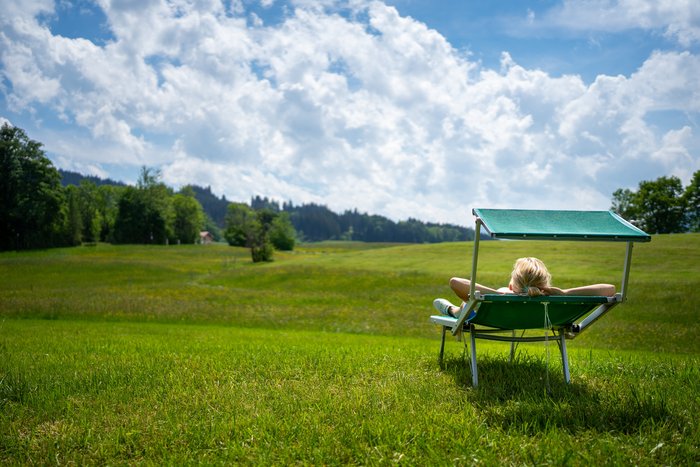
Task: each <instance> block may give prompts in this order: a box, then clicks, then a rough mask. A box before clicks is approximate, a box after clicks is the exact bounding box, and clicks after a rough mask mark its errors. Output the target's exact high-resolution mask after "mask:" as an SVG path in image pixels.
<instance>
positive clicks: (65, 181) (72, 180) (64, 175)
mask: <svg viewBox="0 0 700 467" xmlns="http://www.w3.org/2000/svg"><path fill="white" fill-rule="evenodd" d="M58 173H59V174H61V184H62V185H63V186H67V185H76V186H77V185H80V182H81V181H83V180H87V181H89V182H92V183H94V184H95V185H97V186H100V185H116V186H126V183H124V182H117V181H114V180H112V179H110V178H100V177H96V176H94V175H83V174H80V173H78V172H71V171H70V170H62V169H58Z"/></svg>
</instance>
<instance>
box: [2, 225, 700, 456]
mask: <svg viewBox="0 0 700 467" xmlns="http://www.w3.org/2000/svg"><path fill="white" fill-rule="evenodd" d="M526 255H534V256H538V257H540V258H542V259H543V260H544V261H545V263H547V264H548V266H549V268H550V271H551V272H552V274H553V276H554V282H555V284H557V285H560V286H562V287H567V286H572V285H576V284H582V283H588V282H611V283H614V284H616V285H617V286H618V287H619V285H620V280H621V272H622V264H623V259H624V258H623V255H624V245H622V244H603V243H570V242H484V243H482V248H481V252H480V257H479V259H480V269H479V271H480V273H479V274H480V276H479V281H480V282H484V283H487V284H492V285H496V286H498V285H504V284H505V283H506V282H507V278H508V275H509V273H510V269H511V267H512V263H513V261H514V260H515V259H516V258H518V257H520V256H526ZM276 258H277V260H276V261H275V262H273V263H270V264H264V265H253V264H252V263H251V262H250V259H249V253H248V252H247V251H246V250H243V249H238V248H231V247H228V246H223V245H193V246H177V247H176V246H171V247H165V246H163V247H157V246H111V245H98V246H97V247H82V248H73V249H56V250H47V251H34V252H25V253H2V254H0V462H3V463H11V464H15V463H64V462H72V463H81V464H82V463H110V464H121V463H140V462H147V463H175V464H182V463H192V462H204V463H255V464H270V463H272V464H289V463H304V464H308V463H311V464H347V463H352V464H356V463H361V464H390V463H408V464H453V463H455V464H475V463H486V464H504V463H506V464H535V463H538V464H539V463H553V464H567V463H570V464H582V463H594V464H619V463H634V464H639V465H645V464H650V465H651V464H692V463H697V462H700V454H699V452H700V451H699V449H700V427H699V425H698V421H697V416H696V414H697V413H698V410H699V409H700V404H699V403H698V399H699V397H698V396H700V377H699V376H700V369H699V367H700V365H699V358H698V355H699V354H700V339H699V337H700V328H699V327H698V324H697V323H696V321H697V309H698V302H699V299H700V294H699V293H698V290H700V269H699V268H698V267H697V264H700V235H690V234H688V235H675V236H656V237H654V239H653V240H652V242H651V243H649V244H639V245H636V246H635V251H634V255H633V264H632V275H631V284H630V294H629V300H628V302H627V303H625V304H623V305H621V306H619V307H617V308H616V309H614V310H613V311H612V312H611V313H609V314H608V315H606V316H605V317H604V318H603V319H601V320H600V321H598V322H597V323H596V324H595V325H594V326H593V327H591V329H590V330H588V331H586V332H585V333H584V334H583V335H581V336H580V337H579V338H577V339H575V340H574V341H573V342H572V343H571V345H570V346H569V351H570V360H571V368H572V380H573V383H572V385H570V386H566V385H565V384H564V383H563V382H562V378H561V374H560V372H561V365H560V364H559V361H558V352H557V349H556V346H553V347H551V348H548V347H545V346H543V345H542V344H536V345H535V344H533V345H530V346H524V347H523V348H522V352H521V354H520V355H519V357H518V359H517V361H516V363H515V364H514V365H511V364H509V363H508V362H507V358H506V356H507V350H506V347H507V346H505V345H503V344H498V343H495V344H490V343H484V344H481V343H480V363H479V364H480V382H481V384H480V387H479V388H478V389H473V388H471V386H470V378H469V371H468V368H467V365H466V364H465V361H464V360H463V356H462V344H460V343H456V342H450V343H448V344H449V345H448V348H447V358H446V363H445V364H444V365H443V366H442V367H440V366H439V365H438V363H437V358H436V356H437V350H438V343H439V342H438V339H439V331H438V329H437V328H435V327H434V326H433V325H431V324H430V323H429V322H428V316H429V315H430V314H431V313H433V310H432V308H431V302H432V299H433V298H435V297H437V296H444V297H447V298H451V297H450V294H451V292H450V291H449V288H448V286H447V281H448V279H449V278H450V277H451V276H467V275H468V270H469V265H470V262H471V244H468V243H456V244H452V243H447V244H435V245H382V244H360V243H340V242H329V243H321V244H313V245H303V246H302V247H300V248H298V249H297V250H295V251H294V252H291V253H286V254H281V253H278V254H277V256H276ZM550 345H551V344H550ZM549 354H551V355H550V356H548V355H549Z"/></svg>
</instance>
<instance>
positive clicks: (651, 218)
mask: <svg viewBox="0 0 700 467" xmlns="http://www.w3.org/2000/svg"><path fill="white" fill-rule="evenodd" d="M682 195H683V185H682V184H681V181H680V179H679V178H678V177H675V176H671V177H659V178H658V179H656V180H654V181H643V182H641V183H640V184H639V190H638V191H637V195H636V202H637V208H638V210H639V220H640V222H641V224H642V226H643V229H644V230H645V231H647V232H648V233H654V234H656V233H673V232H683V231H684V217H685V209H684V208H685V203H684V199H683V196H682Z"/></svg>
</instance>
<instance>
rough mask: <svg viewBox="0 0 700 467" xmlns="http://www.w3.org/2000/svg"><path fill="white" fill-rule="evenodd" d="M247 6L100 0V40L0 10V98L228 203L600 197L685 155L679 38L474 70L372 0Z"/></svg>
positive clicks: (403, 204) (432, 206) (58, 139)
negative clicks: (534, 64)
mask: <svg viewBox="0 0 700 467" xmlns="http://www.w3.org/2000/svg"><path fill="white" fill-rule="evenodd" d="M5 3H7V2H6V1H4V0H0V6H2V5H4V4H5ZM269 3H272V2H269ZM311 3H313V2H311ZM327 3H328V4H331V3H332V2H327ZM247 4H248V3H247V2H234V3H233V4H231V6H230V7H229V11H226V9H225V7H224V6H222V4H221V3H219V2H215V1H204V0H203V1H201V2H185V1H166V0H152V1H148V2H118V1H116V0H115V1H109V0H100V6H101V7H102V8H103V9H104V11H105V14H106V15H107V18H108V21H109V27H110V28H111V32H112V34H113V36H114V40H113V41H111V42H108V43H106V44H105V45H96V44H93V43H91V42H89V41H87V40H84V39H68V38H63V37H57V36H53V35H52V34H51V33H50V32H49V30H48V29H46V27H45V26H43V25H41V24H40V23H38V22H37V21H35V20H34V19H33V18H34V17H35V15H36V14H37V12H38V11H45V10H47V9H49V10H50V6H51V3H50V2H49V3H44V4H42V5H39V6H37V5H33V4H28V6H27V10H25V12H24V13H21V14H20V12H18V13H17V15H18V17H21V18H23V21H22V22H13V21H9V20H8V19H7V18H6V17H0V18H4V19H1V20H0V21H1V23H0V25H1V26H2V29H1V30H2V32H1V33H0V45H1V46H2V50H3V51H2V52H0V60H1V68H0V72H1V73H2V76H3V77H4V80H5V81H6V82H7V83H9V85H8V86H7V88H6V89H5V90H4V91H5V93H6V96H7V102H9V103H11V105H12V106H13V108H12V110H14V111H17V112H20V111H23V110H24V111H26V112H30V113H31V112H34V113H36V114H41V113H42V112H52V113H53V114H54V115H56V116H57V118H59V119H61V120H62V122H63V124H64V125H65V126H67V127H69V128H70V126H71V125H75V126H76V127H77V129H74V130H67V132H61V133H58V132H56V131H44V132H43V133H41V134H42V135H45V136H46V137H47V140H46V141H44V142H45V143H46V147H47V150H49V151H51V152H52V153H54V154H55V157H56V160H58V161H60V162H61V164H66V166H69V168H73V169H81V170H89V171H90V173H94V174H105V175H107V173H106V171H107V167H112V166H121V167H129V166H131V167H134V168H135V169H136V168H138V167H139V166H141V165H144V164H145V165H151V166H159V167H161V168H162V173H163V176H164V179H165V181H166V182H168V183H170V184H173V185H175V186H179V185H182V184H186V183H197V184H200V185H204V186H211V187H212V190H213V191H214V192H216V193H220V194H226V196H227V198H228V199H232V200H243V201H247V200H248V199H249V198H250V196H253V195H262V196H269V197H273V198H275V199H279V200H293V201H294V202H295V203H302V202H317V203H324V204H327V205H329V207H331V208H332V209H335V210H343V209H352V208H358V209H360V210H361V211H367V212H372V213H381V214H384V215H388V216H390V217H392V218H395V219H405V218H407V217H417V218H421V219H425V220H433V221H444V222H455V223H462V224H465V223H467V222H470V221H469V212H470V208H471V207H474V206H492V207H538V208H545V207H552V208H579V209H589V208H591V209H605V208H607V207H608V206H609V200H610V196H611V193H612V191H613V190H614V189H615V188H618V187H621V186H628V185H630V184H632V185H636V182H637V181H638V180H640V179H650V178H655V177H658V176H660V175H666V174H668V173H673V174H678V175H679V176H682V177H689V176H690V174H692V172H693V171H695V170H698V169H700V162H699V161H700V159H699V158H698V154H699V151H698V149H700V141H698V137H697V131H694V130H693V129H694V126H693V124H691V123H689V122H688V121H687V120H688V119H686V120H685V121H684V122H683V124H681V125H677V126H672V125H670V126H669V125H666V126H663V125H661V126H660V125H659V124H658V122H655V121H654V119H653V118H652V117H653V114H654V113H655V112H679V113H684V114H687V115H691V116H695V115H697V113H698V112H699V111H700V97H699V96H698V92H699V87H698V85H697V84H696V76H698V75H700V69H699V68H700V59H699V58H698V57H697V56H696V55H694V54H692V53H690V52H685V53H675V52H657V53H655V54H653V55H652V56H651V57H649V58H648V59H647V60H646V61H645V62H644V63H643V64H642V65H641V66H640V68H639V69H638V71H637V72H636V73H634V74H632V75H630V76H615V77H610V76H599V77H598V78H597V79H596V80H595V82H593V83H592V84H590V85H586V84H584V82H583V81H582V79H581V78H580V77H578V76H561V77H552V76H550V75H548V74H547V73H545V72H542V71H539V70H528V69H526V68H524V67H522V66H520V65H518V64H517V63H516V62H515V61H514V60H513V59H512V58H511V57H510V55H508V54H507V53H505V54H504V55H503V57H502V62H501V67H500V69H499V70H491V69H486V68H483V67H481V66H480V65H479V64H478V63H473V62H471V61H470V60H469V58H468V57H466V56H464V55H463V54H462V53H460V52H459V51H457V50H455V49H453V48H452V47H451V45H450V44H449V43H448V42H447V41H446V40H445V38H444V37H442V36H441V35H440V34H439V33H438V32H436V31H434V30H431V29H429V28H428V27H426V26H425V25H424V24H422V23H419V22H417V21H415V20H413V19H411V18H406V17H402V16H401V15H399V13H398V12H397V10H396V9H394V8H391V7H387V6H386V5H384V4H383V3H381V2H374V1H372V2H366V3H365V2H362V1H359V0H358V1H355V2H350V4H351V5H353V6H352V7H351V8H356V10H355V11H351V12H350V13H349V14H340V13H339V11H340V10H338V8H329V9H327V8H324V7H323V4H319V3H315V5H314V6H313V7H312V6H308V5H307V4H306V3H305V2H303V1H297V2H295V3H294V5H295V6H296V9H295V10H293V11H292V10H288V11H287V13H286V14H287V15H288V16H287V17H285V18H284V19H283V20H282V21H281V22H279V24H277V25H272V26H268V25H264V24H263V23H262V22H255V21H253V22H251V23H248V22H247V20H246V18H249V17H250V15H249V14H248V13H247V12H246V11H245V8H246V5H247ZM607 4H608V5H611V8H612V7H614V6H616V5H617V6H619V5H620V4H617V3H616V4H612V3H607ZM261 5H262V6H267V7H272V6H274V7H277V5H266V4H265V2H263V3H261ZM16 8H19V7H16ZM564 8H573V7H572V4H568V3H567V4H565V5H564ZM341 13H347V12H342V11H341ZM531 19H532V20H533V21H537V20H538V18H535V17H534V15H533V16H532V18H531ZM640 21H641V20H640ZM679 34H680V33H679ZM679 37H680V36H679ZM86 135H89V136H86ZM657 170H658V171H661V170H663V171H664V172H659V173H656V174H654V173H655V172H653V171H657ZM650 171H652V172H650ZM650 173H651V174H652V175H650ZM684 180H685V178H684Z"/></svg>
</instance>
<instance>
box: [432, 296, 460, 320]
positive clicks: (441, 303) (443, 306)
mask: <svg viewBox="0 0 700 467" xmlns="http://www.w3.org/2000/svg"><path fill="white" fill-rule="evenodd" d="M433 306H434V307H435V309H436V310H437V311H439V312H440V313H441V314H443V315H445V316H450V317H452V318H456V316H455V315H454V314H452V308H457V307H456V306H454V305H453V304H452V303H450V302H449V300H445V299H444V298H436V299H435V300H433Z"/></svg>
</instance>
